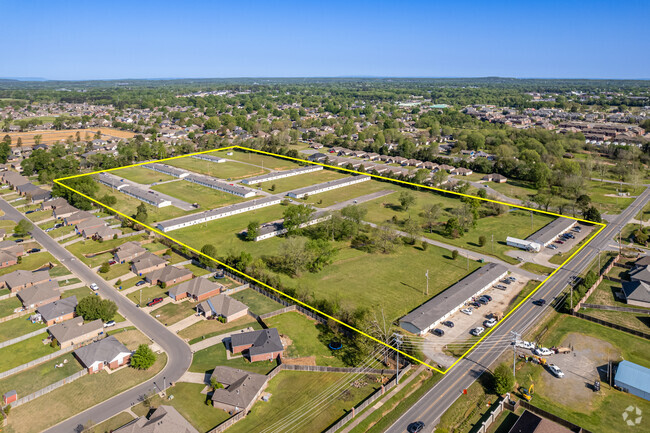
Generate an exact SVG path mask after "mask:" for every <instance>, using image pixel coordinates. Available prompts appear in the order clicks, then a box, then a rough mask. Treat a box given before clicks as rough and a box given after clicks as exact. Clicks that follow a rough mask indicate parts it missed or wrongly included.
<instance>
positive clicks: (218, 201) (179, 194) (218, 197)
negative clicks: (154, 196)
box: [151, 180, 252, 210]
mask: <svg viewBox="0 0 650 433" xmlns="http://www.w3.org/2000/svg"><path fill="white" fill-rule="evenodd" d="M151 189H153V190H155V191H158V192H161V193H163V194H167V195H170V196H172V197H176V198H178V199H180V200H184V201H186V202H190V203H198V204H199V205H200V206H201V209H202V210H208V209H214V208H218V207H223V206H227V205H231V204H235V203H241V202H243V201H247V199H245V198H242V197H237V196H236V195H232V194H227V193H225V192H221V191H217V190H216V189H213V188H208V187H207V186H203V185H199V184H196V183H192V182H187V181H184V180H181V181H178V182H170V183H163V184H160V185H155V186H153V187H151ZM251 199H252V198H251Z"/></svg>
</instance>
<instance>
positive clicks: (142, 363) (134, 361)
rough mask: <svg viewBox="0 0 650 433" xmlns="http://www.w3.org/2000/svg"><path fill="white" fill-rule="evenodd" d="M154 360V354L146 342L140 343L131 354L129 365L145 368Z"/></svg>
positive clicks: (140, 368) (139, 368)
mask: <svg viewBox="0 0 650 433" xmlns="http://www.w3.org/2000/svg"><path fill="white" fill-rule="evenodd" d="M155 362H156V354H155V353H154V352H153V350H151V349H150V348H149V346H147V345H146V344H141V345H140V346H138V349H137V350H136V351H135V353H133V355H132V356H131V367H133V368H136V369H138V370H147V369H148V368H150V367H151V366H152V365H153V364H154V363H155Z"/></svg>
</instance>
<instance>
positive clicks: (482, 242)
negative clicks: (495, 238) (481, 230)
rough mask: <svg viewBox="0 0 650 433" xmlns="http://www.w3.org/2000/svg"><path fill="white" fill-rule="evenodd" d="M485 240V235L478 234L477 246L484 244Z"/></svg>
mask: <svg viewBox="0 0 650 433" xmlns="http://www.w3.org/2000/svg"><path fill="white" fill-rule="evenodd" d="M486 242H487V239H485V236H479V237H478V246H479V247H482V246H484V245H485V243H486Z"/></svg>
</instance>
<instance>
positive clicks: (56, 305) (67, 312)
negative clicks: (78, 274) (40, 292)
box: [37, 295, 77, 326]
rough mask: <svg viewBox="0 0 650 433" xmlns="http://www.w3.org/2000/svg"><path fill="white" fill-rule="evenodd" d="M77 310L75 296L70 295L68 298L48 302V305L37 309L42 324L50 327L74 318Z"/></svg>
mask: <svg viewBox="0 0 650 433" xmlns="http://www.w3.org/2000/svg"><path fill="white" fill-rule="evenodd" d="M76 308H77V296H76V295H72V296H70V297H68V298H63V299H60V300H58V301H54V302H50V303H49V304H45V305H42V306H40V307H38V310H37V311H38V314H40V315H41V319H42V320H43V323H45V324H47V326H52V325H54V324H55V323H60V322H63V321H66V320H70V319H72V318H74V313H75V310H76Z"/></svg>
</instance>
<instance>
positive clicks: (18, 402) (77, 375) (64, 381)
mask: <svg viewBox="0 0 650 433" xmlns="http://www.w3.org/2000/svg"><path fill="white" fill-rule="evenodd" d="M87 374H88V369H86V368H84V369H83V370H80V371H78V372H76V373H75V374H73V375H71V376H68V377H66V378H64V379H61V380H59V381H58V382H55V383H53V384H51V385H48V386H46V387H45V388H41V389H39V390H38V391H36V392H33V393H31V394H29V395H26V396H25V397H23V398H19V399H18V400H16V401H14V402H13V403H11V407H12V408H14V407H16V406H20V405H21V404H25V403H28V402H30V401H32V400H34V399H35V398H38V397H40V396H42V395H45V394H48V393H50V392H52V391H54V390H55V389H57V388H61V387H62V386H63V385H66V384H68V383H70V382H74V381H75V380H77V379H79V378H80V377H83V376H85V375H87Z"/></svg>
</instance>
